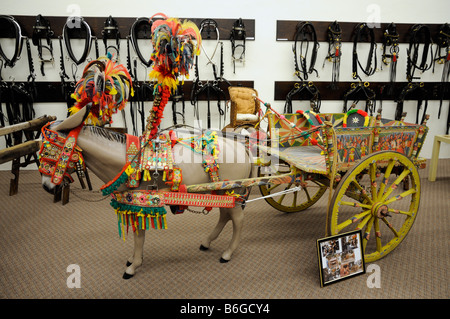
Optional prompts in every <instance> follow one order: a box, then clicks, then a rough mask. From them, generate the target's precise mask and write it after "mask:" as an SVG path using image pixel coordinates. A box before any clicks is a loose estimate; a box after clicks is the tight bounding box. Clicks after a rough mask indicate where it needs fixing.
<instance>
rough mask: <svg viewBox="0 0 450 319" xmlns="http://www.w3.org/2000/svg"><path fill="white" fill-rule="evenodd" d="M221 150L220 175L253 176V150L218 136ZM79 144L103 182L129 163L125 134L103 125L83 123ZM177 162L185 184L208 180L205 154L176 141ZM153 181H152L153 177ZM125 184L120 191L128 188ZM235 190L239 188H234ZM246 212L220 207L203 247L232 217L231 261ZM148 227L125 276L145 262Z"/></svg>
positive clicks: (67, 124) (51, 187) (227, 255)
mask: <svg viewBox="0 0 450 319" xmlns="http://www.w3.org/2000/svg"><path fill="white" fill-rule="evenodd" d="M86 112H87V109H86V108H84V109H83V110H80V111H79V112H77V113H75V114H74V115H72V116H70V117H68V118H67V119H65V120H64V121H62V122H60V123H54V124H52V126H51V129H52V130H53V131H56V132H58V133H59V134H61V135H64V132H66V133H67V132H68V131H70V130H72V129H73V128H76V127H78V126H79V125H80V124H81V123H82V121H83V119H84V117H85V113H86ZM218 144H219V149H220V154H221V156H219V160H218V163H219V165H220V170H219V174H220V177H221V179H228V180H235V179H243V178H248V177H250V174H251V171H252V164H251V163H252V158H251V154H249V152H247V149H246V147H245V145H244V144H242V143H240V142H237V141H234V140H231V139H227V138H222V137H220V136H218ZM77 145H78V146H79V147H80V148H81V149H82V154H83V157H84V161H85V163H86V166H87V167H88V168H89V169H90V170H91V171H92V172H93V173H94V174H95V175H96V176H97V177H99V178H100V179H101V180H102V181H103V182H104V183H107V182H109V181H111V180H112V179H113V178H114V177H115V176H116V175H117V174H118V172H120V171H121V169H122V168H123V167H124V165H125V164H126V141H125V135H124V134H120V133H116V132H112V131H110V130H107V129H104V128H102V127H96V126H84V127H83V128H82V129H81V131H80V133H79V135H78V141H77ZM173 155H174V163H175V164H176V165H177V166H178V167H179V168H181V170H182V173H183V184H185V185H193V184H202V183H209V182H210V177H209V174H208V173H206V172H205V170H204V168H203V166H202V164H201V163H202V158H201V157H202V155H200V154H197V153H194V152H193V151H192V150H191V149H190V148H186V147H184V146H182V145H179V144H176V145H175V146H174V148H173ZM148 183H149V182H143V183H141V185H140V187H139V189H145V188H146V186H147V185H148ZM152 183H153V181H152ZM158 184H159V185H158V187H159V189H163V188H167V186H166V185H165V184H164V182H162V181H159V183H158ZM42 185H43V187H44V189H45V190H47V191H48V192H50V193H54V192H55V190H56V187H57V185H55V184H54V183H52V181H51V177H50V176H47V175H44V174H43V175H42ZM125 189H126V187H125V186H124V185H122V186H121V187H120V188H119V189H118V191H121V190H125ZM235 192H236V190H235ZM243 218H244V212H243V209H242V208H241V207H239V206H236V207H235V208H220V217H219V221H218V223H217V225H216V226H215V228H214V229H213V231H212V232H211V233H210V234H209V235H208V236H207V237H206V238H205V239H204V240H203V241H202V242H201V246H200V249H201V250H206V249H208V248H209V247H210V244H211V242H212V241H213V240H215V239H216V238H217V237H218V236H219V234H220V233H221V231H222V229H223V228H224V226H225V225H226V224H227V222H228V221H229V220H231V221H232V223H233V235H232V238H231V241H230V243H229V245H228V247H227V249H226V250H225V251H224V252H223V254H222V257H221V259H220V261H221V262H228V261H229V260H230V259H231V256H232V254H233V252H234V251H235V250H236V248H237V247H238V244H239V241H240V238H241V232H242V226H243ZM144 239H145V231H144V230H141V229H139V231H138V232H135V233H134V251H133V254H132V256H131V257H129V258H128V260H127V268H126V271H125V273H124V275H123V278H124V279H129V278H131V277H132V276H133V275H134V274H135V273H136V269H137V268H138V267H140V266H141V265H142V262H143V247H144Z"/></svg>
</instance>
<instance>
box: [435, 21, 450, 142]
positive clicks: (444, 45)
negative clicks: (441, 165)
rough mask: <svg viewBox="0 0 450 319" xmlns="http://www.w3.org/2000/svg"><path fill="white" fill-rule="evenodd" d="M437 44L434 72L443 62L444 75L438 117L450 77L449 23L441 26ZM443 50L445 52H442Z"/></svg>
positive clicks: (449, 116)
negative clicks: (437, 65)
mask: <svg viewBox="0 0 450 319" xmlns="http://www.w3.org/2000/svg"><path fill="white" fill-rule="evenodd" d="M436 44H437V46H438V49H437V50H436V53H435V57H434V60H433V72H434V66H435V64H436V63H438V64H443V65H444V67H443V70H442V77H441V83H440V101H439V112H438V118H440V116H441V109H442V103H443V99H444V97H445V95H446V93H447V92H448V82H449V77H450V25H449V24H448V23H445V24H443V25H442V26H441V27H440V28H439V34H438V36H437V37H436ZM442 50H443V51H444V52H442ZM449 130H450V112H449V115H448V119H447V134H448V133H449Z"/></svg>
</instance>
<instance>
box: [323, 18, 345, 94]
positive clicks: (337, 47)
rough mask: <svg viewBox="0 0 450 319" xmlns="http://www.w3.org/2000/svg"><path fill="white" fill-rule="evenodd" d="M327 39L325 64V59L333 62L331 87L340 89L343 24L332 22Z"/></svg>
mask: <svg viewBox="0 0 450 319" xmlns="http://www.w3.org/2000/svg"><path fill="white" fill-rule="evenodd" d="M327 39H328V54H327V56H326V57H325V59H324V61H323V66H322V67H324V66H325V61H329V62H332V63H333V68H332V70H331V84H330V88H331V89H332V90H336V89H338V84H337V83H338V82H339V71H340V66H341V56H342V30H341V26H340V25H339V23H338V22H337V21H334V22H332V23H330V25H329V26H328V29H327Z"/></svg>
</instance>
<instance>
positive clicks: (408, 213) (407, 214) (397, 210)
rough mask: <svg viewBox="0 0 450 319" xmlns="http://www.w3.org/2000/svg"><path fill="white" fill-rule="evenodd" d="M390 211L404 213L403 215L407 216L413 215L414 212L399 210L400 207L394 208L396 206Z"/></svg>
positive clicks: (389, 210)
mask: <svg viewBox="0 0 450 319" xmlns="http://www.w3.org/2000/svg"><path fill="white" fill-rule="evenodd" d="M388 212H390V213H394V214H403V215H406V216H409V217H412V216H413V214H412V213H411V212H406V211H404V210H399V209H394V208H389V209H388Z"/></svg>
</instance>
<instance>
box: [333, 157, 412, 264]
mask: <svg viewBox="0 0 450 319" xmlns="http://www.w3.org/2000/svg"><path fill="white" fill-rule="evenodd" d="M401 186H403V187H401ZM419 201H420V178H419V174H418V172H417V168H416V167H415V166H414V164H413V163H412V162H411V160H409V159H408V158H407V157H406V156H404V155H403V154H400V153H397V152H391V151H382V152H377V153H374V154H372V155H370V156H368V157H367V158H365V159H364V160H363V161H362V162H360V163H359V164H358V165H356V166H354V167H353V168H352V169H351V170H350V171H348V172H347V174H346V175H345V177H344V178H343V180H341V182H340V183H339V185H338V187H337V188H336V190H335V192H334V195H333V197H332V200H331V202H330V205H329V208H328V209H329V211H328V221H327V233H328V235H335V234H338V233H344V232H348V231H351V230H354V229H361V230H362V233H363V249H364V259H365V261H366V262H373V261H375V260H378V259H380V258H382V257H384V256H386V255H387V254H388V253H389V252H391V251H392V250H393V249H394V248H396V247H397V246H398V245H399V244H400V243H401V242H402V240H403V239H404V238H405V236H406V235H407V234H408V232H409V230H410V229H411V227H412V225H413V223H414V221H415V219H416V216H417V211H418V209H419Z"/></svg>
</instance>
